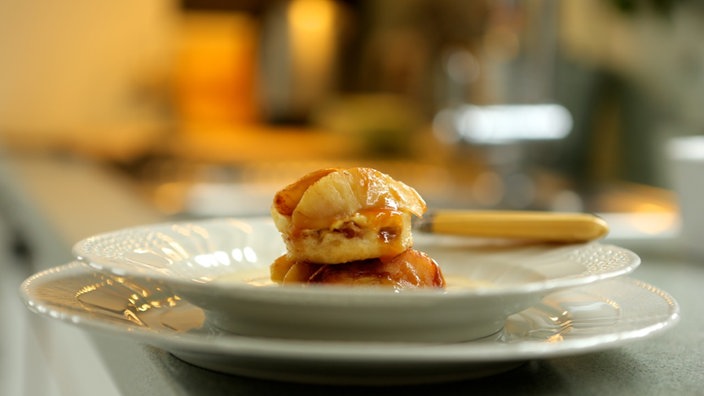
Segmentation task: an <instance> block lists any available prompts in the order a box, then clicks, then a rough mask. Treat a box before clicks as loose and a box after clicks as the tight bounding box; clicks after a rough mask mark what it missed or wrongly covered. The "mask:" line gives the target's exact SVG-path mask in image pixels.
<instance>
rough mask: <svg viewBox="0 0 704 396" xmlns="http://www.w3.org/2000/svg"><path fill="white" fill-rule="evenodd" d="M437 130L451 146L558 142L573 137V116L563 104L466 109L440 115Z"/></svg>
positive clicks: (437, 133)
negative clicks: (571, 133) (462, 142)
mask: <svg viewBox="0 0 704 396" xmlns="http://www.w3.org/2000/svg"><path fill="white" fill-rule="evenodd" d="M433 126H434V131H435V133H436V135H437V137H438V138H439V139H440V140H442V141H444V142H447V143H458V142H461V141H464V142H468V143H476V144H504V143H512V142H520V141H525V140H555V139H563V138H565V137H566V136H567V135H568V134H569V133H570V131H571V130H572V115H571V114H570V112H569V111H568V110H567V109H566V108H565V107H564V106H561V105H559V104H526V105H492V106H474V105H463V106H460V107H458V108H456V109H446V110H442V111H440V112H439V113H438V114H437V115H436V116H435V119H434V121H433Z"/></svg>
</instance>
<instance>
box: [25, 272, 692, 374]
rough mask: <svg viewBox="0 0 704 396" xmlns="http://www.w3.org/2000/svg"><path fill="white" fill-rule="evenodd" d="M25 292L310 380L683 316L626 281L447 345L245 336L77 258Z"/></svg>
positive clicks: (552, 302)
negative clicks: (479, 336)
mask: <svg viewBox="0 0 704 396" xmlns="http://www.w3.org/2000/svg"><path fill="white" fill-rule="evenodd" d="M21 294H22V296H23V298H24V301H25V304H26V305H27V307H28V308H29V309H30V310H32V311H33V312H36V313H38V314H40V315H43V316H46V317H48V318H51V319H55V320H61V321H65V322H69V323H71V324H74V325H78V326H81V327H83V328H89V329H96V330H99V331H105V332H110V333H113V334H115V335H118V336H125V337H128V338H129V339H132V340H135V341H138V342H143V343H146V344H149V345H154V346H157V347H160V348H163V349H165V350H167V351H169V352H171V353H172V354H174V355H175V356H177V357H179V358H181V359H183V360H185V361H187V362H190V363H192V364H195V365H198V366H201V367H205V368H209V369H212V370H216V371H221V372H225V373H234V374H239V375H245V376H252V377H257V378H264V379H274V380H284V381H298V382H308V383H335V384H386V385H390V384H413V383H426V382H436V381H446V380H458V379H466V378H474V377H478V376H484V375H488V374H492V373H496V372H499V371H503V370H506V369H508V368H511V367H515V366H516V365H517V364H520V362H523V361H526V360H529V359H540V358H550V357H556V356H566V355H572V354H577V353H585V352H590V351H597V350H603V349H607V348H614V347H618V346H622V345H624V344H627V343H629V342H632V341H636V340H642V339H645V338H648V337H651V336H654V335H656V334H659V333H661V332H663V331H664V330H666V329H668V328H670V327H672V326H673V325H674V324H675V323H677V321H678V320H679V307H678V305H677V302H676V301H675V300H674V299H673V298H672V297H671V296H670V295H669V294H667V293H666V292H664V291H662V290H660V289H657V288H655V287H653V286H651V285H649V284H647V283H645V282H642V281H639V280H635V279H632V278H628V277H621V278H617V279H613V280H608V281H605V282H598V283H594V284H590V285H586V286H582V287H578V288H571V289H566V290H562V291H559V292H555V293H552V294H550V295H548V296H546V297H545V298H544V299H542V300H541V301H540V302H539V303H538V304H536V305H534V306H532V307H530V308H528V309H526V310H524V311H522V312H520V313H517V314H514V315H511V316H509V317H508V319H507V320H506V321H505V323H504V327H503V330H502V331H501V332H499V333H497V334H496V335H494V336H492V337H488V338H484V339H481V340H477V341H471V342H462V343H448V344H424V343H379V342H339V341H312V340H285V339H276V338H257V337H243V336H238V335H234V334H231V333H225V332H222V331H220V330H219V329H217V328H213V327H211V326H209V325H208V323H207V322H206V321H205V314H204V312H203V311H202V310H201V309H200V308H198V307H196V306H194V305H192V304H190V303H188V302H186V301H184V300H182V299H180V298H179V296H178V295H177V294H175V293H174V292H173V291H172V290H170V289H169V288H168V286H165V285H163V284H159V283H158V282H149V281H144V280H131V279H128V278H124V277H119V276H115V275H109V274H106V273H101V272H97V271H94V270H91V269H90V268H89V267H87V266H85V265H83V264H81V263H78V262H75V263H71V264H68V265H65V266H61V267H56V268H54V269H51V270H48V271H44V272H41V273H38V274H36V275H33V276H31V277H30V278H28V279H27V280H26V281H25V282H24V283H23V284H22V286H21Z"/></svg>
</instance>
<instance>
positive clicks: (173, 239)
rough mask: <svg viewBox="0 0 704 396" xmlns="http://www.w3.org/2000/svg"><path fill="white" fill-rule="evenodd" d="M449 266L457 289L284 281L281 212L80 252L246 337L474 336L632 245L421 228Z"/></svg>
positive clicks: (149, 230)
mask: <svg viewBox="0 0 704 396" xmlns="http://www.w3.org/2000/svg"><path fill="white" fill-rule="evenodd" d="M415 241H416V242H415V248H416V249H419V250H422V251H425V252H426V253H428V254H429V255H430V256H431V257H433V258H434V259H435V260H436V261H437V262H438V263H439V265H440V266H441V268H442V270H443V273H444V275H445V278H446V279H447V283H448V287H447V289H446V290H435V289H433V290H430V289H423V290H404V291H400V292H399V291H395V290H393V289H387V288H380V287H379V288H374V287H361V288H350V287H340V286H309V287H300V286H285V287H284V286H279V285H275V284H273V283H272V282H271V281H270V280H269V265H270V264H271V263H272V262H273V260H274V259H276V258H277V257H278V256H280V255H281V254H283V253H284V251H285V250H284V249H285V248H284V245H283V242H282V240H281V236H280V235H279V233H278V231H277V230H276V229H275V228H274V225H273V223H272V222H271V220H270V219H265V218H261V219H213V220H204V221H195V222H181V223H169V224H156V225H148V226H141V227H135V228H129V229H124V230H119V231H115V232H111V233H106V234H101V235H96V236H93V237H90V238H87V239H85V240H83V241H80V242H79V243H77V244H76V245H75V246H74V254H75V255H76V257H77V258H78V259H79V260H81V261H83V262H85V263H87V264H88V265H90V266H91V267H93V268H95V269H98V270H101V271H104V272H109V273H111V274H114V275H118V276H124V277H131V278H141V279H149V280H158V281H160V282H165V283H167V284H168V285H169V287H171V288H173V289H174V290H175V291H176V292H177V293H178V294H179V295H180V296H182V297H183V298H186V299H187V300H189V301H190V302H191V303H193V304H196V305H198V306H200V307H201V308H203V310H204V311H205V312H206V316H207V320H208V321H209V322H210V323H211V324H212V325H214V326H217V327H219V328H221V329H224V330H227V331H231V332H234V333H237V334H240V335H247V336H257V337H277V338H296V339H319V340H320V339H322V340H325V339H327V340H365V341H415V342H418V341H420V342H448V341H466V340H472V339H477V338H481V337H485V336H488V335H491V334H493V333H495V332H497V331H499V330H500V329H501V327H502V326H503V323H504V322H505V321H506V318H507V317H508V316H509V315H512V314H514V313H516V312H520V311H522V310H523V309H525V308H527V307H530V306H532V305H534V304H536V303H537V302H538V301H540V299H541V298H543V297H544V296H545V295H547V294H548V293H551V292H553V291H556V290H559V289H564V288H568V287H574V286H580V285H585V284H588V283H592V282H596V281H599V280H604V279H608V278H613V277H616V276H620V275H623V274H627V273H630V272H631V271H633V270H634V269H635V268H636V267H637V266H638V265H639V263H640V259H639V258H638V256H637V255H636V254H634V253H633V252H631V251H628V250H626V249H623V248H620V247H616V246H609V245H602V244H599V243H589V244H579V245H536V244H530V245H521V244H510V243H506V242H502V241H477V240H473V239H469V238H451V237H441V236H432V235H416V239H415Z"/></svg>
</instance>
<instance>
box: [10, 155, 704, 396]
mask: <svg viewBox="0 0 704 396" xmlns="http://www.w3.org/2000/svg"><path fill="white" fill-rule="evenodd" d="M0 185H1V186H2V189H1V190H0V225H2V226H3V227H2V228H0V231H2V232H1V233H0V239H2V240H4V241H6V244H5V245H6V246H7V248H6V249H5V251H4V252H3V256H2V257H4V259H3V261H2V263H1V264H0V265H1V266H2V271H3V272H4V273H5V275H6V276H3V280H2V285H1V288H2V296H3V301H5V302H4V303H3V306H2V308H3V312H5V314H4V315H3V316H4V317H5V318H8V317H12V318H13V319H14V318H16V319H14V320H10V321H8V320H5V321H4V323H3V328H2V333H1V334H0V335H2V339H3V344H0V348H2V349H0V358H1V359H2V360H1V361H0V372H1V373H3V374H1V375H0V384H2V385H0V393H2V394H23V395H30V396H31V395H52V394H66V395H84V394H85V395H88V394H95V393H96V392H100V394H104V395H142V394H150V395H199V394H204V395H205V394H207V395H220V394H223V395H224V394H240V395H247V394H256V395H267V394H272V395H278V394H286V395H297V394H301V395H303V394H305V395H316V394H320V395H323V394H325V395H328V394H331V393H334V394H338V395H355V394H370V393H371V394H374V393H381V392H383V393H384V394H386V395H408V394H424V395H427V394H430V393H432V394H434V395H442V394H447V395H454V394H457V395H459V394H468V393H472V394H573V395H592V394H599V395H608V394H618V395H620V394H640V395H668V394H679V395H696V394H700V395H704V308H702V305H701V302H700V299H701V297H702V293H701V289H700V288H701V285H702V284H704V260H702V259H696V258H694V257H690V256H689V255H687V254H686V253H684V252H683V251H682V250H681V249H680V248H679V244H678V243H677V241H676V240H673V239H660V240H652V241H645V242H643V241H619V244H621V245H622V246H624V247H626V248H630V249H632V250H634V251H635V252H636V253H638V254H639V255H640V256H641V258H642V260H643V262H642V264H641V266H640V267H639V268H638V269H637V270H636V272H635V273H634V274H633V277H636V278H638V279H641V280H644V281H647V282H649V283H651V284H653V285H655V286H657V287H659V288H662V289H664V290H666V291H667V292H669V293H670V294H672V295H673V296H674V297H675V299H676V300H677V301H678V302H679V304H680V306H681V320H680V322H679V323H678V325H677V326H676V327H674V328H672V329H670V330H669V331H667V332H665V333H664V334H661V335H659V336H657V337H654V338H649V339H646V340H641V341H637V342H634V343H631V344H628V345H626V346H623V347H620V348H616V349H612V350H607V351H602V352H594V353H586V354H581V355H577V356H568V357H560V358H554V359H544V360H535V361H529V362H526V363H525V364H523V365H521V366H519V367H518V368H516V369H513V370H511V371H509V372H506V373H503V374H499V375H495V376H491V377H486V378H482V379H478V380H471V381H462V382H453V383H442V384H432V385H421V386H413V387H382V388H370V387H336V386H312V385H303V384H290V383H283V382H272V381H264V380H256V379H250V378H244V377H238V376H233V375H225V374H220V373H216V372H213V371H208V370H205V369H201V368H198V367H194V366H192V365H189V364H187V363H184V362H182V361H180V360H178V359H176V358H174V357H173V356H171V355H170V354H169V353H167V352H165V351H163V350H159V349H156V348H153V347H150V346H144V345H141V344H138V343H136V342H134V341H132V340H130V339H126V338H122V337H114V336H111V335H108V334H104V333H99V332H91V331H85V330H82V329H79V328H77V327H74V326H71V325H68V324H64V323H59V322H56V321H52V320H49V319H45V318H42V317H38V316H37V315H34V314H31V313H30V312H28V311H27V310H25V309H23V307H22V306H21V302H20V300H19V297H18V296H17V293H16V289H17V287H18V286H19V282H21V280H22V279H23V278H24V277H26V276H28V275H29V274H31V273H33V272H37V271H40V270H43V269H46V268H50V267H53V266H57V265H60V264H64V263H66V262H68V261H70V260H71V254H70V248H71V246H72V245H73V243H75V242H76V241H78V240H80V239H82V238H84V237H86V236H89V235H92V234H95V233H98V232H103V231H109V230H114V229H118V228H123V227H127V226H132V225H138V224H147V223H154V222H158V221H162V220H165V219H166V218H165V216H164V215H163V214H161V213H159V212H158V211H157V210H156V209H155V208H154V207H152V206H151V205H150V204H149V203H148V202H146V201H145V200H143V199H142V198H140V196H139V194H137V193H136V191H135V190H134V188H135V187H134V186H133V185H132V184H131V183H130V181H129V180H127V179H125V178H124V177H123V176H122V175H120V174H119V173H116V172H113V171H111V170H110V169H108V168H105V167H102V166H100V165H98V164H96V163H94V162H90V161H85V160H80V159H76V158H74V157H71V156H46V155H45V156H21V155H12V154H10V153H6V154H4V155H0ZM13 288H14V290H13Z"/></svg>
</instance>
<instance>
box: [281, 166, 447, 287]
mask: <svg viewBox="0 0 704 396" xmlns="http://www.w3.org/2000/svg"><path fill="white" fill-rule="evenodd" d="M425 210H426V204H425V201H424V200H423V198H422V197H421V196H420V194H418V192H417V191H416V190H415V189H413V188H412V187H409V186H407V185H406V184H404V183H402V182H400V181H397V180H394V179H393V178H391V177H390V176H389V175H386V174H384V173H382V172H379V171H377V170H375V169H371V168H349V169H338V168H328V169H320V170H317V171H313V172H311V173H309V174H307V175H304V176H303V177H301V178H300V179H298V180H297V181H295V182H294V183H292V184H290V185H288V186H286V187H284V188H283V189H282V190H280V191H279V192H277V193H276V195H275V196H274V202H273V204H272V207H271V215H272V218H273V220H274V224H275V225H276V228H277V229H278V230H279V231H280V232H281V235H282V237H283V240H284V242H285V244H286V250H287V252H286V254H284V255H283V256H281V257H279V258H278V259H277V260H276V261H275V262H274V263H272V265H271V267H270V269H271V278H272V280H273V281H275V282H277V283H281V284H291V283H298V284H338V285H381V286H391V287H394V288H396V289H406V288H418V287H439V288H442V287H444V286H445V280H444V277H443V275H442V272H441V270H440V267H439V266H438V264H437V263H436V262H435V261H434V260H433V259H432V258H430V257H429V256H428V255H427V254H425V253H423V252H420V251H417V250H414V249H413V235H412V232H411V218H412V217H413V216H418V217H420V216H422V215H423V213H424V212H425Z"/></svg>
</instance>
